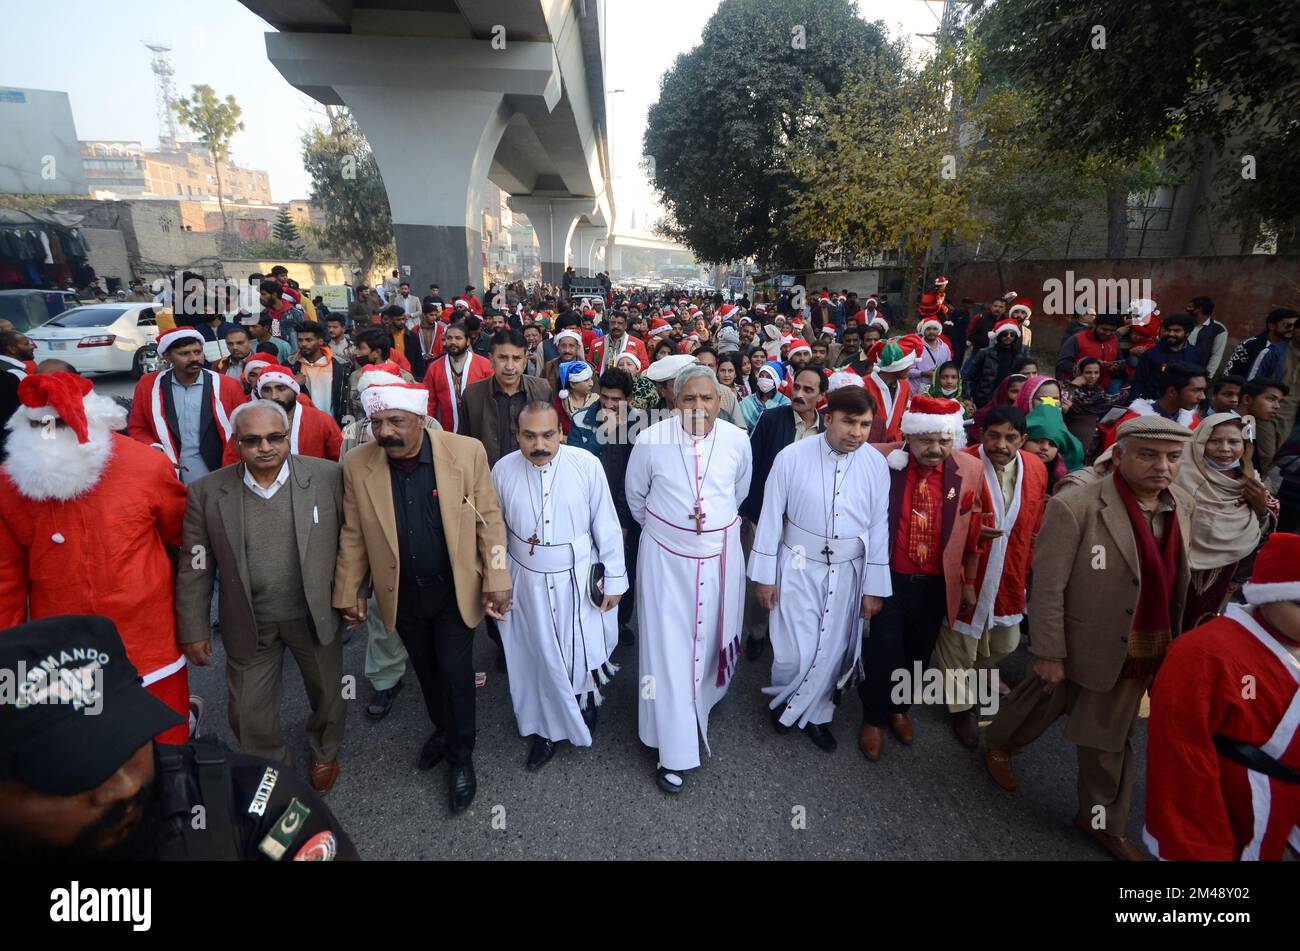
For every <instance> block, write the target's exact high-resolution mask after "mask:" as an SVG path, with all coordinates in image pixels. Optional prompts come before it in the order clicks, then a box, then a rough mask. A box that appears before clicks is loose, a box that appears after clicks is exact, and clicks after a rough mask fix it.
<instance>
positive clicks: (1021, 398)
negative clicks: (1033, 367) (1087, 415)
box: [1015, 374, 1068, 417]
mask: <svg viewBox="0 0 1300 951" xmlns="http://www.w3.org/2000/svg"><path fill="white" fill-rule="evenodd" d="M1048 401H1051V402H1053V403H1054V404H1055V405H1056V406H1057V407H1059V408H1060V410H1061V415H1062V416H1064V415H1065V411H1066V409H1068V407H1067V406H1066V405H1065V404H1064V401H1063V400H1062V399H1061V384H1060V383H1058V382H1056V380H1054V379H1053V378H1052V377H1050V376H1043V375H1041V374H1034V375H1033V376H1030V377H1028V378H1027V379H1026V380H1025V384H1024V386H1022V387H1020V390H1019V392H1017V393H1016V400H1015V402H1016V409H1018V410H1020V412H1022V413H1024V414H1025V416H1026V417H1028V416H1029V414H1030V413H1032V412H1033V411H1034V407H1035V406H1038V405H1039V404H1040V403H1044V402H1048Z"/></svg>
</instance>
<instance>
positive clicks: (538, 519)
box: [524, 460, 554, 557]
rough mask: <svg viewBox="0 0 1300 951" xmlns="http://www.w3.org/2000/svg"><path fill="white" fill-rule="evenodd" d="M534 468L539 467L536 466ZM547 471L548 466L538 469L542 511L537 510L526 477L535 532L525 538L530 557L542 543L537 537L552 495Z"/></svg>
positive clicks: (530, 486)
mask: <svg viewBox="0 0 1300 951" xmlns="http://www.w3.org/2000/svg"><path fill="white" fill-rule="evenodd" d="M552 461H554V460H552ZM525 465H530V463H525ZM549 465H550V463H547V466H548V467H549ZM533 468H537V467H536V466H534V467H533ZM547 471H549V470H548V468H542V469H538V470H537V482H538V489H539V492H540V494H541V496H542V510H541V511H540V512H538V511H537V503H536V502H534V501H533V487H532V485H530V484H528V480H527V478H526V477H525V479H524V484H525V487H526V488H527V489H528V504H529V505H531V506H532V508H533V533H532V534H531V535H529V536H528V538H527V539H525V540H526V541H527V542H528V554H529V556H530V557H531V556H532V555H535V554H537V546H538V545H540V544H541V543H542V540H541V539H540V538H538V537H537V529H538V527H539V526H540V525H541V524H542V516H544V515H545V514H546V500H547V499H549V498H550V497H551V493H550V490H549V489H547V488H546V473H547Z"/></svg>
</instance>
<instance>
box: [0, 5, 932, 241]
mask: <svg viewBox="0 0 1300 951" xmlns="http://www.w3.org/2000/svg"><path fill="white" fill-rule="evenodd" d="M717 6H718V0H607V2H606V11H607V17H608V20H609V23H608V26H607V33H606V35H607V44H608V48H607V50H606V58H607V63H606V72H605V78H606V89H607V90H615V89H622V90H624V91H623V92H611V93H610V94H609V95H608V97H607V98H608V110H609V136H610V160H611V162H612V164H613V174H614V199H615V205H616V207H617V209H618V217H619V221H618V226H619V228H620V229H628V228H629V226H630V224H631V214H632V211H633V210H634V209H635V211H636V224H637V229H638V230H644V229H645V227H646V226H647V223H648V220H651V219H653V218H656V217H657V216H658V210H657V209H656V208H655V207H654V203H653V197H652V193H651V190H650V187H649V185H648V183H647V182H646V181H645V176H644V175H643V174H642V172H641V170H640V167H639V166H640V160H641V141H642V134H643V132H644V130H645V118H646V111H647V110H648V109H649V108H650V105H651V104H652V103H653V102H654V101H655V99H656V98H657V96H658V92H659V80H660V77H661V76H662V75H663V72H664V70H665V69H667V68H668V66H669V65H671V63H672V61H673V60H674V59H675V58H676V56H677V55H678V54H679V53H684V52H686V51H687V50H689V49H691V48H692V47H693V46H695V45H696V44H697V43H698V42H699V37H700V34H701V32H702V31H703V28H704V24H705V23H706V22H707V21H708V19H709V17H710V16H711V15H712V14H713V11H714V10H715V9H717ZM858 7H859V11H860V12H861V14H862V16H863V18H864V19H868V20H877V19H879V20H883V21H884V22H885V24H886V26H887V27H888V28H889V30H890V32H891V34H893V35H895V36H897V35H902V34H906V35H908V36H909V37H910V36H912V35H913V34H916V33H928V32H931V31H933V30H934V28H935V25H936V24H937V22H938V13H939V10H940V8H941V7H942V4H941V3H939V2H927V0H859V2H858ZM6 26H7V32H8V35H9V37H10V42H9V43H7V44H6V49H5V55H4V58H3V61H2V62H0V85H3V86H22V87H27V88H34V89H53V90H61V91H63V92H67V93H68V94H69V97H70V99H71V102H72V114H73V117H74V119H75V120H76V124H77V134H78V136H79V137H80V138H82V139H125V140H139V141H142V142H143V143H144V144H145V147H146V148H152V147H153V146H154V145H155V144H156V143H157V141H158V120H157V113H156V111H155V106H154V102H155V100H154V83H153V73H152V71H151V70H150V68H149V61H150V58H151V55H152V54H150V52H149V51H148V50H146V49H145V48H144V43H145V42H153V43H157V42H161V43H165V44H167V45H170V46H171V47H172V53H171V57H172V64H173V66H174V67H175V70H176V74H175V77H174V81H175V84H176V91H177V94H178V95H182V96H183V95H187V94H188V93H189V91H190V87H192V86H193V85H195V84H197V83H207V84H208V85H210V86H212V87H213V88H214V89H215V90H216V91H217V93H218V94H219V95H221V96H223V97H224V96H225V95H226V94H228V93H229V94H233V95H234V97H235V99H236V100H237V101H238V103H239V104H240V106H241V107H242V109H243V113H244V114H243V122H244V126H245V128H244V131H243V132H240V133H238V134H237V135H236V136H235V139H234V143H233V146H232V150H231V151H232V155H233V157H234V159H235V161H236V162H238V163H239V164H240V165H244V166H248V167H252V168H261V169H266V170H267V171H268V172H269V173H270V177H271V190H272V193H273V197H274V199H275V201H278V202H282V201H288V200H290V199H292V198H303V197H306V195H307V190H308V178H307V175H306V173H305V172H304V171H303V168H302V163H301V161H300V159H299V156H298V136H299V134H300V133H301V131H302V130H304V129H306V128H308V127H309V126H310V125H312V124H313V120H314V118H315V117H316V116H317V115H319V106H317V105H316V104H315V103H314V102H313V101H312V100H311V99H309V98H308V97H306V96H304V95H303V94H302V93H300V92H298V91H297V90H296V89H294V88H293V87H292V86H290V85H289V84H288V83H287V82H285V80H284V78H283V77H282V76H281V75H280V74H279V72H278V71H277V70H276V69H275V67H274V66H272V65H271V64H270V63H269V62H268V61H267V58H266V46H265V43H264V41H263V34H264V33H265V32H266V31H267V30H269V29H270V27H268V26H267V24H266V22H265V21H263V20H262V19H261V18H260V17H258V16H255V15H254V14H253V13H251V12H250V11H249V10H248V9H247V8H246V7H244V6H243V5H242V4H241V3H238V2H237V0H131V2H129V3H125V2H116V3H105V2H103V0H46V2H45V3H41V4H22V5H20V6H17V7H12V8H11V9H10V10H9V12H8V15H7V16H6ZM40 37H46V38H51V39H48V40H40V39H38V38H40ZM19 38H25V39H24V41H23V42H15V40H17V39H19Z"/></svg>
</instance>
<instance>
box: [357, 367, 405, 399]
mask: <svg viewBox="0 0 1300 951" xmlns="http://www.w3.org/2000/svg"><path fill="white" fill-rule="evenodd" d="M405 382H406V381H405V380H403V379H402V369H401V367H399V366H398V365H397V364H396V363H371V364H369V365H367V366H364V367H362V368H361V376H359V377H358V378H357V395H360V394H362V393H364V392H365V391H366V388H367V387H371V386H384V385H387V384H389V383H405Z"/></svg>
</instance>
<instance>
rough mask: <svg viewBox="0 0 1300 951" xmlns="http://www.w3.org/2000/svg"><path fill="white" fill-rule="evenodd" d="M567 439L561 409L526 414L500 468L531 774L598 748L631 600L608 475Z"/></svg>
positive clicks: (510, 625)
mask: <svg viewBox="0 0 1300 951" xmlns="http://www.w3.org/2000/svg"><path fill="white" fill-rule="evenodd" d="M560 435H561V431H560V418H559V415H558V414H557V412H556V409H555V407H554V406H553V405H552V404H550V403H529V404H528V405H527V406H525V407H524V408H523V409H522V410H520V413H519V420H518V423H517V427H516V438H517V439H518V442H519V448H518V449H517V450H515V451H514V452H512V453H510V454H509V455H506V456H503V457H502V458H501V459H500V460H499V461H498V462H497V464H496V465H495V466H493V467H492V482H493V484H494V485H495V486H496V490H497V497H498V498H499V499H500V500H501V512H502V514H503V515H504V517H505V522H506V529H507V531H506V544H507V548H508V550H509V559H510V579H511V582H512V584H513V591H514V605H515V606H514V610H513V611H511V612H510V613H509V614H507V615H506V618H505V620H503V621H498V622H497V623H498V626H499V627H500V630H501V644H502V646H503V647H504V648H505V652H506V663H507V668H508V669H509V671H510V699H511V701H512V702H513V704H514V708H515V719H516V721H517V722H518V724H519V733H520V735H521V736H531V737H533V743H532V746H531V747H530V749H529V751H528V758H527V760H526V761H525V768H526V769H528V770H529V771H533V772H535V771H536V770H539V769H541V768H542V767H543V766H545V765H546V764H547V763H548V762H550V760H551V757H552V756H554V755H555V748H556V745H557V744H558V743H560V742H563V741H565V740H567V741H568V742H570V743H572V744H573V745H574V746H590V745H591V731H592V730H593V729H594V728H595V726H596V708H597V707H599V706H600V704H601V702H602V700H603V699H604V696H603V694H602V689H603V688H604V687H605V685H606V684H608V683H609V679H610V677H612V676H613V675H614V673H615V672H616V671H617V670H618V668H617V667H616V666H615V665H614V664H613V663H611V662H610V655H611V654H612V653H613V652H614V648H615V647H617V646H618V612H617V611H615V610H613V609H614V608H616V607H617V606H618V602H619V599H620V597H621V596H622V595H623V593H624V592H625V591H627V572H626V570H625V569H624V566H623V530H622V527H621V526H620V525H619V523H618V514H617V513H616V512H615V511H614V500H613V498H612V497H611V495H610V492H609V483H608V482H607V481H606V479H605V470H604V469H603V468H602V467H601V464H600V460H599V459H597V458H596V457H595V456H594V455H592V454H591V453H589V452H586V451H585V450H582V449H574V448H571V447H569V446H562V445H560ZM596 565H600V566H601V568H600V569H597V571H596V574H595V577H593V572H592V569H593V567H594V566H596ZM602 570H603V574H602ZM593 585H594V586H595V588H596V591H595V592H594V595H595V597H596V598H598V599H599V600H598V601H597V600H593V599H592V598H593V590H592V589H593Z"/></svg>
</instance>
